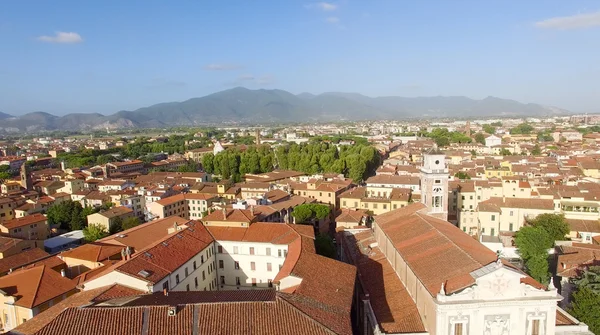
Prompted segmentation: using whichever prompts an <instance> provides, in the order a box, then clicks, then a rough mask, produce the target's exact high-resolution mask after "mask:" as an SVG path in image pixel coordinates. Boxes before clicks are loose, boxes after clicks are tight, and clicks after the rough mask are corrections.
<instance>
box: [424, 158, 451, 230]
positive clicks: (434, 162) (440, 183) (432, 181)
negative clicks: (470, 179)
mask: <svg viewBox="0 0 600 335" xmlns="http://www.w3.org/2000/svg"><path fill="white" fill-rule="evenodd" d="M421 203H423V204H424V205H425V206H427V214H429V215H431V216H434V217H437V218H439V219H442V220H445V221H448V166H447V165H446V155H445V154H444V153H443V152H441V151H440V150H439V149H438V148H437V146H434V147H433V148H432V149H430V150H429V151H427V152H426V153H425V154H424V155H423V166H422V167H421Z"/></svg>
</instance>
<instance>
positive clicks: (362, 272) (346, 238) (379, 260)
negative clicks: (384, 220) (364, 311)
mask: <svg viewBox="0 0 600 335" xmlns="http://www.w3.org/2000/svg"><path fill="white" fill-rule="evenodd" d="M340 236H341V237H342V238H341V240H342V243H343V244H344V252H345V254H346V256H347V257H348V259H350V260H351V262H352V264H354V265H356V267H357V268H358V282H359V283H360V284H361V286H362V288H363V291H364V293H365V294H368V295H369V297H368V299H369V301H370V303H371V307H372V308H373V312H374V313H375V318H376V319H377V321H378V323H379V326H380V327H381V329H382V330H383V331H384V332H386V333H420V332H425V327H424V325H423V322H422V321H421V316H420V314H419V310H418V309H417V306H416V305H415V303H414V301H413V299H412V298H411V296H410V295H409V294H408V291H407V290H406V287H405V286H404V284H402V281H401V280H400V278H398V275H396V271H394V269H393V268H392V266H391V264H390V263H389V262H388V261H387V259H386V257H385V255H384V254H383V253H382V252H381V250H380V249H379V247H374V248H370V247H369V245H370V244H372V243H375V242H376V240H375V237H374V236H373V234H372V232H371V231H365V232H360V233H357V234H352V233H348V232H344V233H341V234H340Z"/></svg>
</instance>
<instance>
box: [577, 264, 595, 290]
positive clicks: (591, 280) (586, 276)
mask: <svg viewBox="0 0 600 335" xmlns="http://www.w3.org/2000/svg"><path fill="white" fill-rule="evenodd" d="M575 284H577V287H579V288H581V287H587V288H589V289H590V290H592V292H594V293H595V294H600V266H590V267H589V268H587V269H586V270H585V271H584V272H583V273H582V274H581V275H580V276H579V277H578V278H577V279H575Z"/></svg>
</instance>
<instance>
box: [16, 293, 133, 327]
mask: <svg viewBox="0 0 600 335" xmlns="http://www.w3.org/2000/svg"><path fill="white" fill-rule="evenodd" d="M140 293H141V292H139V291H137V290H134V289H131V288H129V287H126V286H121V285H118V284H117V285H110V286H104V287H99V288H96V289H93V290H89V291H82V292H79V293H75V294H74V295H72V296H70V297H68V298H67V299H65V300H63V301H61V302H59V303H58V304H55V305H53V306H52V307H50V308H49V309H47V310H45V311H44V312H42V313H41V314H38V315H36V316H35V317H34V318H33V319H30V320H28V321H27V322H25V323H23V324H21V325H20V326H18V327H17V328H15V329H13V332H14V333H16V334H23V335H33V334H35V333H36V332H37V331H39V330H41V329H42V328H44V327H45V326H46V325H48V324H49V323H50V322H52V321H53V320H54V319H56V317H57V316H58V315H59V314H60V313H62V312H63V311H64V310H65V309H67V308H70V307H80V306H85V305H88V304H89V303H91V302H101V301H104V300H103V298H101V299H99V300H97V298H98V297H104V298H107V297H111V299H114V298H119V297H124V296H129V295H138V294H140Z"/></svg>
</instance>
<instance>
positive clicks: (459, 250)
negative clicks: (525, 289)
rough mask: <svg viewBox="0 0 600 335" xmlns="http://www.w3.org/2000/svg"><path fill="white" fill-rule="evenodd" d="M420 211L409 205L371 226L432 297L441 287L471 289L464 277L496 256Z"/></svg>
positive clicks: (380, 217) (468, 281) (380, 216)
mask: <svg viewBox="0 0 600 335" xmlns="http://www.w3.org/2000/svg"><path fill="white" fill-rule="evenodd" d="M423 208H425V205H423V204H421V203H415V204H411V205H409V206H407V207H404V208H401V209H397V210H393V211H391V212H388V213H385V214H382V215H379V216H377V218H376V219H375V222H376V224H377V225H378V226H379V227H380V228H381V230H382V231H383V232H384V233H385V234H386V235H387V236H388V238H389V239H390V240H391V241H392V243H393V244H394V247H395V248H396V250H398V252H399V253H400V255H401V256H402V258H403V259H404V260H405V261H406V263H407V264H408V266H410V268H411V269H412V271H413V272H414V273H415V275H416V276H417V278H419V280H420V281H421V282H422V283H423V285H424V286H425V287H426V288H427V290H428V291H429V293H430V294H431V295H432V296H434V297H435V296H436V295H437V293H438V292H439V289H440V287H441V285H442V283H446V282H447V283H448V284H451V285H452V286H453V287H455V288H456V290H459V289H461V288H465V287H468V286H470V285H472V284H473V283H474V282H475V281H474V278H472V277H471V276H469V277H465V276H464V275H465V274H469V273H471V272H472V271H474V270H477V269H479V268H481V267H483V266H485V265H487V264H490V263H492V262H495V261H496V259H497V256H496V253H494V252H493V251H491V250H490V249H488V248H486V247H485V246H483V245H482V244H481V243H479V242H478V241H476V240H474V239H473V238H472V237H470V236H469V235H467V234H465V233H464V232H463V231H461V230H460V229H459V228H457V227H456V226H454V225H452V224H451V223H449V222H447V221H444V220H440V219H437V218H434V217H431V216H429V215H426V214H423V213H421V212H420V210H422V209H423ZM446 293H448V294H449V293H453V292H452V291H449V290H448V289H446Z"/></svg>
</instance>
